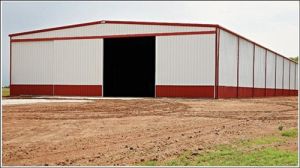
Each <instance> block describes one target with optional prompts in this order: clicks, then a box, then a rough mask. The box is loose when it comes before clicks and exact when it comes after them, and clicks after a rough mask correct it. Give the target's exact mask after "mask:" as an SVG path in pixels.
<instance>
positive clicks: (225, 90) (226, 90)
mask: <svg viewBox="0 0 300 168" xmlns="http://www.w3.org/2000/svg"><path fill="white" fill-rule="evenodd" d="M218 90H219V98H236V95H237V89H236V87H235V86H219V87H218Z"/></svg>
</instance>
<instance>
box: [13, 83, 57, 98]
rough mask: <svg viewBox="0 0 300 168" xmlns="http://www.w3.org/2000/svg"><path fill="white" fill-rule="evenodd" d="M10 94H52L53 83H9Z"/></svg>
mask: <svg viewBox="0 0 300 168" xmlns="http://www.w3.org/2000/svg"><path fill="white" fill-rule="evenodd" d="M10 95H11V96H19V95H53V85H10Z"/></svg>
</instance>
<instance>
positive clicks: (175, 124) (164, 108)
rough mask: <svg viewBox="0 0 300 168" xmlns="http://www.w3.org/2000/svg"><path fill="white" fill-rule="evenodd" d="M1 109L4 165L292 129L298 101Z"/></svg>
mask: <svg viewBox="0 0 300 168" xmlns="http://www.w3.org/2000/svg"><path fill="white" fill-rule="evenodd" d="M2 115H3V116H2V117H3V118H2V119H3V164H4V165H135V164H138V163H140V162H143V161H149V160H153V161H156V160H158V161H159V160H165V159H168V158H172V157H176V156H178V155H179V154H181V153H182V152H184V151H186V150H205V149H210V148H211V147H213V146H215V145H218V144H226V143H230V142H233V141H236V140H242V139H248V138H253V137H258V136H262V135H269V134H272V133H274V132H276V131H277V132H278V127H279V126H280V125H282V126H284V129H288V128H291V127H297V121H298V100H297V97H276V98H261V99H231V100H228V99H227V100H206V99H136V100H93V101H92V102H81V103H39V104H30V105H29V104H27V105H9V106H8V105H4V106H3V113H2ZM294 146H296V145H294Z"/></svg>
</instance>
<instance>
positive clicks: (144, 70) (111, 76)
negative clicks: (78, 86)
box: [103, 37, 155, 97]
mask: <svg viewBox="0 0 300 168" xmlns="http://www.w3.org/2000/svg"><path fill="white" fill-rule="evenodd" d="M103 57H104V59H103V66H104V69H103V70H104V72H103V75H104V76H103V95H104V96H108V97H154V96H155V37H130V38H111V39H104V55H103Z"/></svg>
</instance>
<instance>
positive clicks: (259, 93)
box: [254, 88, 265, 97]
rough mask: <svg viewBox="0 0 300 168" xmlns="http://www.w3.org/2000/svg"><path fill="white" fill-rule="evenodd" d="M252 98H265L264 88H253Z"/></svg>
mask: <svg viewBox="0 0 300 168" xmlns="http://www.w3.org/2000/svg"><path fill="white" fill-rule="evenodd" d="M254 97H265V88H254Z"/></svg>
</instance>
